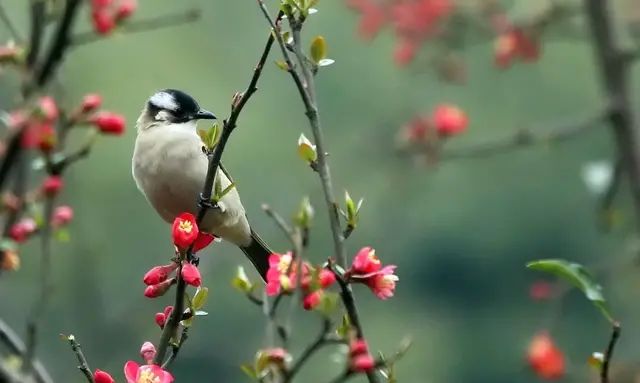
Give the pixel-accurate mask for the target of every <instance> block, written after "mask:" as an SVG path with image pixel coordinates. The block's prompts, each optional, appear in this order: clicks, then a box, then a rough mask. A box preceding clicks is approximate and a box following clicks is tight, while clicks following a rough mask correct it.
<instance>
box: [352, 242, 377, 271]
mask: <svg viewBox="0 0 640 383" xmlns="http://www.w3.org/2000/svg"><path fill="white" fill-rule="evenodd" d="M381 267H382V265H381V263H380V260H379V259H378V257H376V251H375V249H373V248H371V247H369V246H367V247H363V248H362V249H360V251H358V252H357V253H356V255H355V257H353V262H352V264H351V272H352V273H353V274H370V273H374V272H376V271H378V270H380V268H381Z"/></svg>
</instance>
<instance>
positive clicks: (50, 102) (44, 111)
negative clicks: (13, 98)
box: [38, 96, 58, 122]
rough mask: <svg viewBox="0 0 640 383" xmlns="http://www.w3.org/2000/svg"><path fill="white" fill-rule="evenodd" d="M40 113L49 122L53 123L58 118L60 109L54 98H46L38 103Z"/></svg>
mask: <svg viewBox="0 0 640 383" xmlns="http://www.w3.org/2000/svg"><path fill="white" fill-rule="evenodd" d="M38 113H39V114H40V115H42V118H43V119H44V120H45V121H47V122H52V121H54V120H55V119H57V118H58V107H57V106H56V102H55V100H54V99H53V98H52V97H49V96H45V97H42V98H40V101H39V102H38Z"/></svg>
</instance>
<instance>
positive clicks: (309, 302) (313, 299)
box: [302, 289, 324, 310]
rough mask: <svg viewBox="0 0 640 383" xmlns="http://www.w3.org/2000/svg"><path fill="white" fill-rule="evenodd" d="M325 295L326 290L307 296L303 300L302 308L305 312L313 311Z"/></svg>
mask: <svg viewBox="0 0 640 383" xmlns="http://www.w3.org/2000/svg"><path fill="white" fill-rule="evenodd" d="M323 295H324V290H322V289H320V290H316V291H314V292H312V293H310V294H307V295H306V296H305V297H304V299H303V300H302V307H304V309H305V310H313V309H314V308H316V306H318V305H319V304H320V302H322V297H323Z"/></svg>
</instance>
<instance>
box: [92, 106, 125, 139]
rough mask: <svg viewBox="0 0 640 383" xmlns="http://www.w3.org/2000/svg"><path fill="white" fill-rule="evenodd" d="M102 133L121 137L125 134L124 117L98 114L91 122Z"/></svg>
mask: <svg viewBox="0 0 640 383" xmlns="http://www.w3.org/2000/svg"><path fill="white" fill-rule="evenodd" d="M90 122H91V123H93V124H94V125H95V126H96V127H97V128H98V129H99V130H100V131H101V132H102V133H104V134H114V135H120V134H122V133H124V128H125V125H126V121H125V119H124V117H123V116H121V115H119V114H116V113H113V112H100V113H97V114H96V115H95V116H94V117H93V118H92V119H91V120H90Z"/></svg>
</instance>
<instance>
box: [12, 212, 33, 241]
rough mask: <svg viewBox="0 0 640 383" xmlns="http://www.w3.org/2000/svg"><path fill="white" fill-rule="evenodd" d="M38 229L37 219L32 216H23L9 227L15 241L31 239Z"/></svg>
mask: <svg viewBox="0 0 640 383" xmlns="http://www.w3.org/2000/svg"><path fill="white" fill-rule="evenodd" d="M37 229H38V225H37V224H36V221H34V220H33V219H32V218H23V219H21V220H20V221H18V222H16V223H15V224H13V226H11V228H10V229H9V236H10V237H11V239H13V240H14V241H16V242H18V243H22V242H24V241H26V240H27V239H29V237H30V236H31V234H33V233H34V232H35V231H36V230H37Z"/></svg>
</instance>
